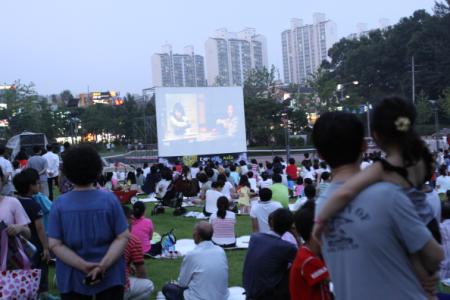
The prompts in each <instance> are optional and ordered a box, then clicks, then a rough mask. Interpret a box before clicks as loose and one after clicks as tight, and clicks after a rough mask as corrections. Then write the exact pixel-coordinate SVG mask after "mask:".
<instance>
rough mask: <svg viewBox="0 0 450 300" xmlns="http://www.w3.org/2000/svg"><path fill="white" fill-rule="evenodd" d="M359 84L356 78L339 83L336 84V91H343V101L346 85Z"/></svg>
mask: <svg viewBox="0 0 450 300" xmlns="http://www.w3.org/2000/svg"><path fill="white" fill-rule="evenodd" d="M358 84H359V81H358V80H354V81H350V82H346V83H338V84H337V86H336V91H338V92H339V91H340V92H341V101H343V100H344V87H346V86H349V85H358ZM347 99H348V98H347Z"/></svg>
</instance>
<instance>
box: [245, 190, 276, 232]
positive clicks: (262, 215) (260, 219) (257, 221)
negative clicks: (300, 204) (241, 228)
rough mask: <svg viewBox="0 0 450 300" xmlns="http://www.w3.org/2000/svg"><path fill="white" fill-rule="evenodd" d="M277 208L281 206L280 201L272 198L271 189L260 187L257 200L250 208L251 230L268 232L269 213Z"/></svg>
mask: <svg viewBox="0 0 450 300" xmlns="http://www.w3.org/2000/svg"><path fill="white" fill-rule="evenodd" d="M279 208H282V206H281V204H280V202H277V201H273V200H272V191H271V190H270V189H268V188H262V189H261V190H260V191H259V201H258V202H256V203H255V204H253V205H252V208H251V210H250V218H251V219H252V229H253V232H262V233H266V232H269V231H270V226H269V215H270V214H271V213H273V212H274V211H276V210H277V209H279Z"/></svg>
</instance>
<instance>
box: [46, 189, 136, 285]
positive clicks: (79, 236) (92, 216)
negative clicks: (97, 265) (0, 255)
mask: <svg viewBox="0 0 450 300" xmlns="http://www.w3.org/2000/svg"><path fill="white" fill-rule="evenodd" d="M127 229H128V224H127V221H126V219H125V216H124V214H123V211H122V208H121V206H120V203H119V201H118V200H117V198H116V196H115V195H114V194H112V193H110V192H106V191H101V190H96V189H91V190H84V191H71V192H68V193H65V194H63V195H61V196H59V197H58V199H57V201H55V202H53V206H52V210H51V212H50V217H49V234H48V235H49V237H51V238H53V239H57V240H60V241H62V243H63V244H64V245H66V246H67V247H68V248H70V249H72V250H73V251H74V252H75V253H77V255H79V256H80V257H81V258H83V259H84V260H86V261H100V260H101V259H102V258H103V257H104V256H105V255H106V253H107V251H108V249H109V247H110V245H111V244H112V242H113V241H114V240H115V239H116V237H117V236H119V235H120V234H122V233H123V232H125V231H126V230H127ZM56 268H57V270H58V277H59V278H60V279H61V280H58V288H59V290H60V291H61V292H67V291H73V290H76V291H79V292H81V291H83V292H86V293H87V292H89V293H91V292H95V291H101V290H103V289H105V288H108V287H111V286H115V285H119V284H121V283H123V282H124V278H123V276H124V274H123V268H124V262H123V259H119V260H118V261H116V262H115V263H114V264H113V265H112V266H111V267H109V268H108V272H106V273H105V276H104V278H103V280H102V282H101V283H99V284H98V285H96V286H95V289H94V288H93V287H92V288H91V287H80V286H79V283H81V282H83V280H84V277H85V276H86V274H83V273H82V272H80V271H78V270H76V269H74V268H73V267H71V266H69V265H67V264H65V263H63V262H62V261H61V260H57V262H56ZM63 278H64V280H62V279H63Z"/></svg>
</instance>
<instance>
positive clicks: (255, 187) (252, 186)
mask: <svg viewBox="0 0 450 300" xmlns="http://www.w3.org/2000/svg"><path fill="white" fill-rule="evenodd" d="M248 182H249V183H250V189H252V190H253V191H255V192H258V187H257V185H256V179H255V178H249V179H248Z"/></svg>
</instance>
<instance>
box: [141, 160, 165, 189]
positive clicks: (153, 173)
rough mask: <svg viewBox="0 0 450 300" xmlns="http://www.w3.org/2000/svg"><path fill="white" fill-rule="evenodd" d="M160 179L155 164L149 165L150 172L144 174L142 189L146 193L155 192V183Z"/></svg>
mask: <svg viewBox="0 0 450 300" xmlns="http://www.w3.org/2000/svg"><path fill="white" fill-rule="evenodd" d="M160 180H161V174H160V173H159V172H158V168H157V166H156V165H153V166H151V167H150V172H149V173H148V174H147V175H146V176H145V180H144V185H142V190H143V191H144V193H146V194H153V193H156V184H157V183H158V182H159V181H160Z"/></svg>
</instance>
